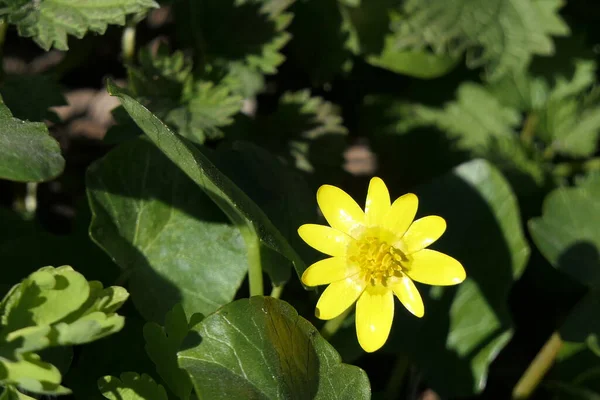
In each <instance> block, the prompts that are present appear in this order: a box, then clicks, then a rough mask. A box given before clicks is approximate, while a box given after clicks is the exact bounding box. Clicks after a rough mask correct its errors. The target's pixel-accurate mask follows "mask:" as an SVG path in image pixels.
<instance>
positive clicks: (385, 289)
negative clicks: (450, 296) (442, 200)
mask: <svg viewBox="0 0 600 400" xmlns="http://www.w3.org/2000/svg"><path fill="white" fill-rule="evenodd" d="M317 202H318V203H319V207H320V208H321V211H322V212H323V215H324V216H325V219H326V220H327V222H328V223H329V225H331V227H328V226H323V225H314V224H306V225H302V226H301V227H300V228H299V229H298V233H299V235H300V237H302V239H303V240H304V241H305V242H306V243H308V244H309V245H310V246H311V247H314V248H315V249H317V250H318V251H320V252H322V253H325V254H327V255H330V256H332V257H331V258H327V259H324V260H321V261H318V262H316V263H315V264H313V265H311V266H310V267H309V268H307V269H306V271H304V274H302V282H303V283H304V284H305V285H307V286H318V285H327V284H328V285H329V286H328V287H327V288H326V289H325V291H324V292H323V294H322V295H321V297H320V299H319V301H318V303H317V308H316V316H317V317H318V318H320V319H324V320H328V319H332V318H335V317H337V316H339V315H340V314H342V313H343V312H344V311H346V310H347V309H348V308H349V307H351V306H352V304H354V302H356V333H357V336H358V341H359V343H360V345H361V347H362V348H363V349H364V350H365V351H367V352H373V351H375V350H377V349H379V348H380V347H381V346H383V345H384V344H385V342H386V340H387V338H388V335H389V333H390V329H391V327H392V319H393V317H394V294H395V295H396V297H398V300H400V302H401V303H402V304H403V305H404V307H406V309H407V310H408V311H410V312H411V313H412V314H414V315H416V316H417V317H422V316H423V314H424V311H425V310H424V306H423V300H422V299H421V295H420V294H419V291H418V290H417V288H416V286H415V284H414V283H413V281H417V282H421V283H426V284H429V285H439V286H446V285H455V284H458V283H460V282H462V281H463V280H464V279H465V277H466V274H465V270H464V268H463V266H462V265H461V264H460V262H458V261H457V260H455V259H454V258H452V257H450V256H448V255H446V254H443V253H440V252H438V251H435V250H429V249H425V248H426V247H427V246H429V245H430V244H432V243H433V242H435V241H436V240H437V239H438V238H439V237H440V236H442V234H443V233H444V231H445V230H446V221H445V220H444V219H443V218H441V217H438V216H435V215H430V216H427V217H424V218H420V219H418V220H416V221H414V222H413V220H414V218H415V215H416V213H417V207H418V199H417V196H415V195H414V194H412V193H409V194H406V195H404V196H401V197H399V198H398V199H397V200H396V201H394V203H393V204H390V203H391V202H390V194H389V192H388V189H387V187H386V186H385V183H383V181H382V180H381V179H379V178H373V179H371V182H370V184H369V191H368V193H367V201H366V205H365V211H364V212H363V210H362V209H361V208H360V207H359V205H358V204H356V202H355V201H354V200H353V199H352V197H350V196H349V195H348V194H347V193H346V192H344V191H343V190H341V189H339V188H337V187H335V186H330V185H323V186H321V187H320V188H319V190H318V191H317Z"/></svg>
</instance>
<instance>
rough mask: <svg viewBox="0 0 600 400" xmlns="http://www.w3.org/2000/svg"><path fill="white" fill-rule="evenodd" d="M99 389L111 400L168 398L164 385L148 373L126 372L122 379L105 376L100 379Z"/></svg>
mask: <svg viewBox="0 0 600 400" xmlns="http://www.w3.org/2000/svg"><path fill="white" fill-rule="evenodd" d="M98 389H100V391H101V392H102V395H103V396H104V397H106V398H107V399H110V400H167V399H168V397H167V392H166V391H165V388H164V387H162V385H160V384H157V383H156V382H154V380H153V379H152V378H151V377H150V376H148V375H146V374H142V375H141V376H140V375H138V374H136V373H135V372H124V373H122V374H121V379H120V380H119V379H118V378H115V377H114V376H105V377H103V378H100V379H99V380H98Z"/></svg>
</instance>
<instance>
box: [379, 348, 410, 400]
mask: <svg viewBox="0 0 600 400" xmlns="http://www.w3.org/2000/svg"><path fill="white" fill-rule="evenodd" d="M407 370H408V357H406V356H405V355H399V356H398V357H396V362H395V363H394V369H392V374H391V375H390V379H389V380H388V383H387V386H386V388H385V395H384V399H387V400H394V399H399V398H400V389H402V382H403V381H404V375H405V374H406V371H407Z"/></svg>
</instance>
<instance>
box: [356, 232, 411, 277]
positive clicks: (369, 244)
mask: <svg viewBox="0 0 600 400" xmlns="http://www.w3.org/2000/svg"><path fill="white" fill-rule="evenodd" d="M348 260H350V261H351V262H352V263H354V264H355V265H357V266H358V267H359V268H360V274H361V275H362V277H363V278H364V279H365V280H366V281H367V282H369V283H370V284H371V285H384V286H387V284H388V281H389V279H390V278H393V277H398V278H399V277H402V275H403V273H404V272H405V271H407V270H408V269H409V268H410V264H411V262H412V257H410V256H409V255H407V254H405V253H404V252H402V251H401V250H399V249H398V248H396V247H394V246H390V245H389V244H388V243H387V242H385V241H383V240H381V239H380V238H378V237H376V236H370V235H365V236H363V237H362V238H360V239H359V240H357V241H356V242H355V243H354V244H353V245H352V246H350V248H349V249H348Z"/></svg>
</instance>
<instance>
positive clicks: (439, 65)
mask: <svg viewBox="0 0 600 400" xmlns="http://www.w3.org/2000/svg"><path fill="white" fill-rule="evenodd" d="M367 61H368V62H369V64H371V65H374V66H376V67H380V68H385V69H389V70H390V71H393V72H396V73H399V74H405V75H410V76H414V77H416V78H421V79H433V78H438V77H440V76H442V75H445V74H447V73H448V72H450V70H452V68H454V67H455V66H456V64H458V61H459V59H458V58H455V57H451V56H447V55H438V54H433V53H430V52H428V51H416V50H406V51H398V50H396V49H395V47H394V38H393V37H390V38H387V39H386V41H385V47H384V49H383V52H382V53H381V54H380V55H377V56H368V57H367Z"/></svg>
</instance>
